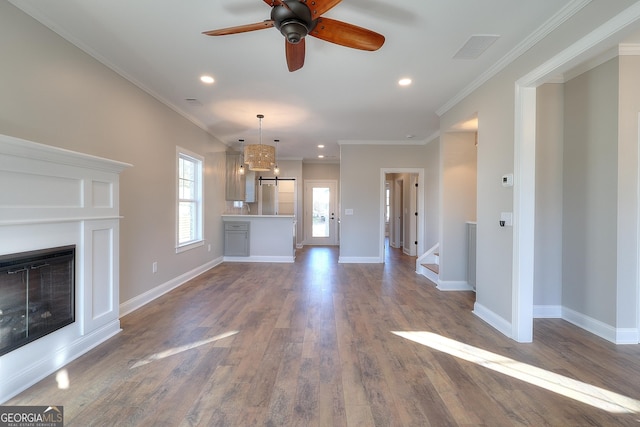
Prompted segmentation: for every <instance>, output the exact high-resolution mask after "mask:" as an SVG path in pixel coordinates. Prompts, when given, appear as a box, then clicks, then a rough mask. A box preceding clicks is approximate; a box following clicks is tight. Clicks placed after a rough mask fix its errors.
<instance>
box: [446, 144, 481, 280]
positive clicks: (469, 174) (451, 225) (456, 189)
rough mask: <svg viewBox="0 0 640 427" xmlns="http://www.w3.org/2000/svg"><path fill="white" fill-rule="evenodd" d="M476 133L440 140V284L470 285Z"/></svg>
mask: <svg viewBox="0 0 640 427" xmlns="http://www.w3.org/2000/svg"><path fill="white" fill-rule="evenodd" d="M475 139H476V138H475V133H471V132H447V133H445V134H443V135H442V137H441V147H440V155H441V162H442V163H441V165H442V166H441V167H442V171H441V172H442V180H441V183H440V184H441V185H442V189H441V190H440V191H441V196H442V204H441V212H442V215H441V217H440V221H441V228H440V230H441V235H440V274H439V279H440V281H441V282H466V281H467V229H466V223H467V221H475V220H476V206H477V204H476V201H477V193H476V177H477V167H476V164H477V149H476V147H475Z"/></svg>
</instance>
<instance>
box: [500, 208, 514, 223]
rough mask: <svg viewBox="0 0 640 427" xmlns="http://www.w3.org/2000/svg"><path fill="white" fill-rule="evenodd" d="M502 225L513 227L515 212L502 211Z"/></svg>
mask: <svg viewBox="0 0 640 427" xmlns="http://www.w3.org/2000/svg"><path fill="white" fill-rule="evenodd" d="M500 226H501V227H505V226H506V227H513V213H512V212H500Z"/></svg>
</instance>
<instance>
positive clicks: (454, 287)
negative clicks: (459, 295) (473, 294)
mask: <svg viewBox="0 0 640 427" xmlns="http://www.w3.org/2000/svg"><path fill="white" fill-rule="evenodd" d="M436 283H437V284H438V286H437V288H438V289H439V290H441V291H473V290H474V289H473V286H471V285H470V284H468V283H467V282H464V281H460V280H438V281H437V282H436Z"/></svg>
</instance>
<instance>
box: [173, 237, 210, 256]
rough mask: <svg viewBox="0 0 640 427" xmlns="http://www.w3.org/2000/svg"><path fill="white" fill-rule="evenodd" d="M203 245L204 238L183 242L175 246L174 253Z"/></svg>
mask: <svg viewBox="0 0 640 427" xmlns="http://www.w3.org/2000/svg"><path fill="white" fill-rule="evenodd" d="M201 246H204V240H196V241H195V242H191V243H185V244H184V245H182V246H178V247H177V248H176V253H177V254H179V253H181V252H186V251H190V250H191V249H195V248H199V247H201Z"/></svg>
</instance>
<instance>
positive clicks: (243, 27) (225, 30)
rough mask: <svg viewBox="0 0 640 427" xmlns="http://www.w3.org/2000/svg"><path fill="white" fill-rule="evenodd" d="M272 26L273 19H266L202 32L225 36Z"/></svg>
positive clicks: (208, 34)
mask: <svg viewBox="0 0 640 427" xmlns="http://www.w3.org/2000/svg"><path fill="white" fill-rule="evenodd" d="M271 27H273V21H272V20H270V19H268V20H266V21H262V22H256V23H255V24H247V25H239V26H237V27H229V28H221V29H219V30H211V31H205V32H203V33H202V34H205V35H207V36H226V35H227V34H238V33H246V32H249V31H256V30H264V29H265V28H271Z"/></svg>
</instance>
